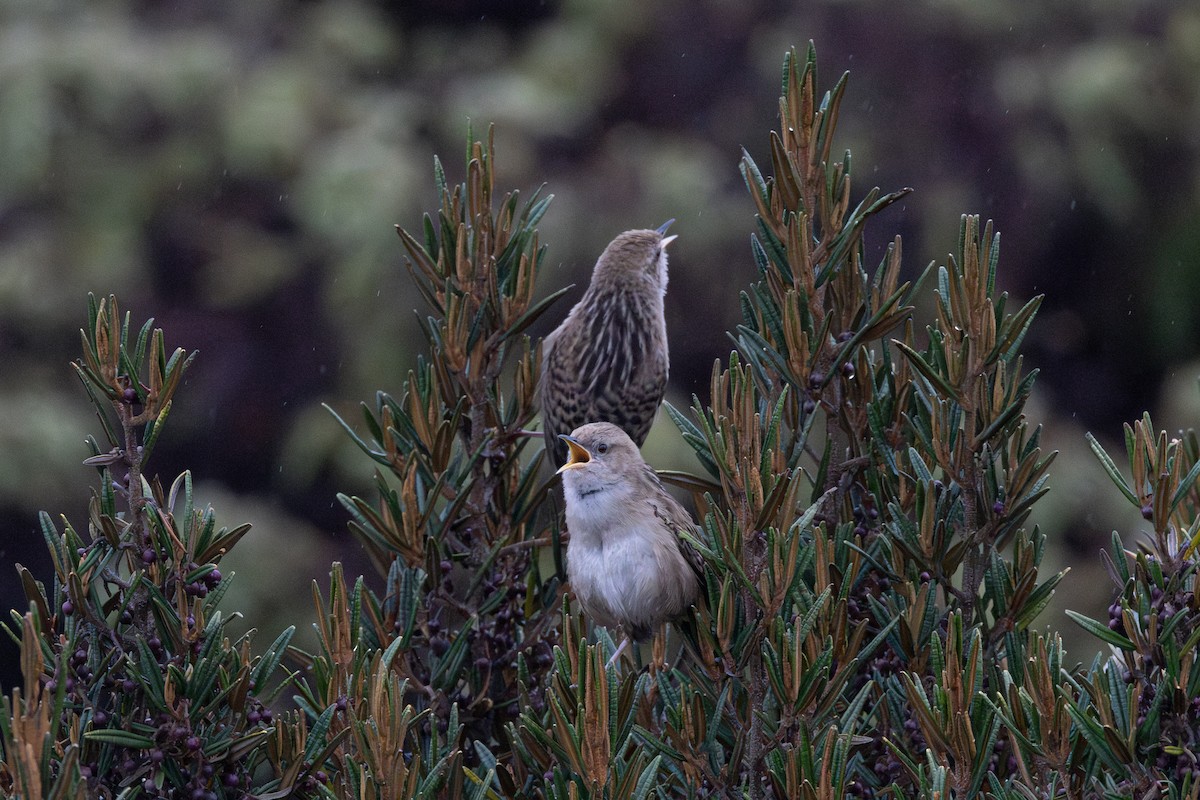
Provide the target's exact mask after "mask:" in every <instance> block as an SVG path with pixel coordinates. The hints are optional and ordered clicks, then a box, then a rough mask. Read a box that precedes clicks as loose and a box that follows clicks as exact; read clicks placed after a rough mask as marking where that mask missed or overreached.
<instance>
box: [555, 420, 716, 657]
mask: <svg viewBox="0 0 1200 800" xmlns="http://www.w3.org/2000/svg"><path fill="white" fill-rule="evenodd" d="M560 438H561V439H562V441H563V442H565V443H566V445H567V447H568V448H569V451H570V457H569V459H568V460H567V462H566V463H565V464H563V466H562V467H561V468H559V470H558V471H559V473H560V474H561V475H562V483H563V496H564V497H565V499H566V520H567V530H568V531H570V533H571V539H570V542H569V543H568V545H567V578H568V580H569V581H570V583H571V586H572V588H573V589H574V590H575V597H576V598H577V599H578V600H579V604H580V606H582V608H583V610H584V612H585V613H586V614H587V615H588V616H589V617H590V618H591V620H592V621H593V622H595V623H597V624H599V625H604V626H605V627H611V626H614V625H619V626H620V627H621V628H622V629H623V631H624V632H625V635H626V636H627V637H628V638H631V639H633V640H634V641H642V640H645V639H647V638H648V637H649V636H650V635H651V633H653V631H654V630H655V629H657V628H658V626H660V625H661V624H662V623H664V622H667V621H669V620H672V619H675V618H678V617H681V616H683V615H684V613H685V612H686V611H687V610H688V608H689V607H690V606H692V605H693V604H694V603H695V602H696V598H697V596H698V595H699V592H700V578H701V570H702V567H701V562H700V557H699V554H698V553H697V552H696V551H695V549H694V548H693V547H692V546H691V545H690V544H689V543H688V542H687V541H686V540H685V539H683V538H681V536H680V534H681V533H683V532H687V533H689V534H697V528H696V523H695V522H694V521H693V520H692V515H691V514H689V513H688V512H687V510H686V509H684V507H683V506H682V505H680V504H679V502H678V501H676V500H675V498H673V497H671V495H669V494H668V493H667V491H666V489H665V488H664V487H663V485H662V482H661V481H660V480H659V478H658V474H657V473H655V471H654V469H653V468H651V467H650V466H649V465H648V464H647V463H646V462H645V461H644V460H643V459H642V454H641V453H640V452H638V448H637V445H635V444H634V443H633V440H632V439H630V438H629V435H628V434H626V433H625V431H623V430H621V429H620V428H618V427H617V426H616V425H613V424H612V423H609V422H594V423H591V424H588V425H584V426H582V427H580V428H576V429H575V431H574V432H573V433H572V434H571V435H570V436H568V435H566V434H563V435H562V436H561V437H560ZM624 646H625V643H624V642H622V644H621V647H620V648H618V650H617V653H618V654H619V653H620V651H621V649H623V648H624ZM613 657H614V659H615V657H616V654H614V656H613Z"/></svg>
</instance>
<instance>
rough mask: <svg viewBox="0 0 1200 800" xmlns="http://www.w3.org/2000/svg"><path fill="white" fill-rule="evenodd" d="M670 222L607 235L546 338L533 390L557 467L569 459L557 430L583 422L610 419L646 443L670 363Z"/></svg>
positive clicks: (635, 439)
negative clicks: (587, 276) (576, 295)
mask: <svg viewBox="0 0 1200 800" xmlns="http://www.w3.org/2000/svg"><path fill="white" fill-rule="evenodd" d="M674 221H675V220H673V219H672V220H669V221H667V222H665V223H663V224H662V225H661V226H659V227H658V229H657V230H632V231H625V232H624V233H622V234H620V235H618V236H617V237H616V238H615V239H613V240H612V242H610V243H609V245H608V247H606V248H604V252H603V253H601V254H600V258H599V259H598V260H597V261H596V266H595V268H594V269H593V270H592V279H591V283H590V284H589V285H588V288H587V291H586V292H584V295H583V297H582V298H581V299H580V300H579V302H578V303H576V304H575V306H574V307H573V308H572V309H571V310H570V312H569V313H568V314H567V316H566V318H565V319H564V320H563V322H562V324H560V325H559V326H558V327H557V328H555V329H554V331H553V332H552V333H551V334H550V335H549V336H547V337H546V340H545V343H544V344H543V346H542V375H541V387H540V391H539V395H540V403H541V407H542V431H543V434H544V435H545V439H546V452H547V453H549V454H550V455H551V456H552V457H553V459H554V465H555V466H556V467H557V466H559V465H561V464H563V463H564V462H565V461H566V458H567V447H566V445H565V444H564V443H563V441H561V440H560V439H559V438H558V437H559V435H560V434H564V433H569V432H571V431H572V430H574V429H575V428H577V427H579V426H580V425H583V424H585V423H588V422H611V423H614V424H616V425H618V426H619V427H620V428H621V429H622V430H624V431H625V432H626V433H627V434H629V438H630V439H632V440H633V441H634V442H635V443H636V445H637V446H638V447H641V445H642V444H643V443H644V442H645V441H646V435H647V434H648V433H649V432H650V425H651V423H653V422H654V415H655V413H657V411H658V407H659V405H660V404H661V403H662V399H663V393H664V392H665V391H666V389H667V371H668V368H669V366H670V360H669V357H668V353H667V323H666V318H665V317H664V315H663V298H664V296H665V295H666V293H667V245H669V244H670V243H671V242H672V241H674V240H675V238H676V237H675V236H666V235H665V234H666V232H667V228H668V227H669V226H670V225H671V223H672V222H674Z"/></svg>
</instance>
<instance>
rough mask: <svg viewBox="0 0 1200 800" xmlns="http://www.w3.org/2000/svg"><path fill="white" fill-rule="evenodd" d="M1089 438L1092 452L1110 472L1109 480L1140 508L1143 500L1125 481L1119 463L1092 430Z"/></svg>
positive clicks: (1105, 469)
mask: <svg viewBox="0 0 1200 800" xmlns="http://www.w3.org/2000/svg"><path fill="white" fill-rule="evenodd" d="M1087 440H1088V444H1089V445H1091V448H1092V452H1093V453H1095V454H1096V458H1097V459H1099V461H1100V466H1101V467H1103V468H1104V471H1105V472H1106V473H1107V474H1108V478H1109V480H1111V481H1112V482H1113V484H1114V485H1115V486H1116V487H1117V488H1118V489H1120V490H1121V494H1123V495H1125V498H1126V499H1127V500H1128V501H1129V502H1130V503H1132V504H1133V505H1135V506H1137V507H1139V508H1140V507H1141V505H1142V503H1141V501H1140V500H1139V499H1138V496H1137V495H1136V494H1134V491H1133V489H1132V488H1130V486H1129V484H1128V483H1127V482H1126V481H1125V478H1124V477H1123V476H1122V475H1121V471H1120V470H1119V469H1117V465H1116V464H1115V463H1114V462H1113V460H1112V458H1110V457H1109V455H1108V453H1106V452H1105V451H1104V447H1103V446H1102V445H1101V444H1100V442H1098V441H1097V440H1096V437H1095V436H1093V435H1092V434H1091V433H1090V432H1089V433H1088V434H1087Z"/></svg>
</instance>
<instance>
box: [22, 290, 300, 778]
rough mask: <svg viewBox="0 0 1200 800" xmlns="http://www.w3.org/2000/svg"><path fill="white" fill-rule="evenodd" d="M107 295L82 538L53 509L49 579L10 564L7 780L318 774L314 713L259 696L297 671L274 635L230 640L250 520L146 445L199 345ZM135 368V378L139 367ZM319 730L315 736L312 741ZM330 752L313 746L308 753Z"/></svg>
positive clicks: (86, 372)
mask: <svg viewBox="0 0 1200 800" xmlns="http://www.w3.org/2000/svg"><path fill="white" fill-rule="evenodd" d="M129 322H130V320H129V316H128V314H127V315H126V316H125V317H124V319H122V318H121V316H120V314H119V312H118V309H117V301H116V298H114V297H110V298H108V299H107V300H101V301H100V302H96V301H95V299H94V298H92V299H91V302H90V304H89V316H88V327H87V328H86V329H85V330H83V331H82V332H81V333H82V334H83V357H82V359H81V360H80V361H79V362H77V363H75V364H74V367H75V370H76V372H77V373H78V375H79V377H80V379H81V380H82V382H83V386H84V388H85V389H86V391H87V393H88V396H89V397H90V398H91V400H92V403H93V405H94V406H95V409H96V413H97V415H98V417H99V421H100V427H101V429H102V430H103V435H104V439H103V440H102V441H103V444H101V442H100V441H97V440H96V439H94V438H89V440H88V445H89V446H90V448H91V450H92V453H93V455H92V456H91V457H90V458H88V459H87V460H86V461H85V462H84V463H85V464H88V465H91V466H94V467H96V469H97V471H98V472H99V476H100V484H99V487H98V488H97V489H95V490H94V491H93V494H92V499H91V503H90V506H89V515H88V527H87V533H86V536H84V535H81V534H80V533H79V532H78V531H76V529H75V528H74V527H73V526H72V525H71V524H70V523H67V522H64V528H63V530H62V531H61V532H60V531H59V530H58V529H57V528H56V527H55V525H54V522H53V521H52V520H51V519H50V517H49V515H47V514H44V513H43V514H42V518H41V528H42V534H43V536H44V538H45V541H46V546H47V547H48V548H49V550H50V555H51V558H52V559H53V563H54V575H53V582H52V583H50V585H49V588H47V586H46V585H45V584H43V583H42V582H41V581H39V580H37V579H36V578H35V577H34V576H33V575H32V574H31V573H30V572H29V571H28V570H26V569H25V568H23V567H19V568H18V571H19V573H20V577H21V582H22V585H23V586H24V589H25V594H26V596H27V598H28V601H29V610H28V611H27V612H26V613H24V614H20V613H18V612H16V611H14V612H13V621H12V623H11V624H10V625H9V626H8V627H7V628H6V630H7V632H8V633H9V635H10V636H11V637H12V638H13V639H14V640H16V641H17V642H18V643H19V645H20V648H21V660H22V671H23V673H24V686H23V687H21V688H14V689H13V691H12V696H11V699H6V700H5V702H4V708H3V711H2V712H0V741H2V742H3V747H4V761H3V763H2V764H0V788H2V789H3V790H4V791H5V793H7V794H12V795H15V796H19V797H112V796H116V795H117V794H118V793H121V792H132V793H133V794H135V795H137V796H142V797H242V796H246V795H247V794H255V795H257V796H260V797H283V796H288V795H289V794H291V793H292V792H293V790H299V789H301V788H302V787H303V786H304V785H305V783H306V782H307V783H308V784H310V786H315V784H316V779H315V777H314V775H315V774H317V773H315V772H314V761H313V759H312V758H308V760H307V761H305V758H306V757H307V756H311V755H312V754H311V753H308V752H307V751H306V749H305V748H306V735H305V730H306V724H305V721H304V719H303V718H302V717H300V716H299V715H297V714H295V713H288V714H282V715H279V716H278V717H277V716H276V715H275V712H273V711H272V709H271V708H270V707H269V704H270V703H271V702H272V701H273V700H274V699H275V697H276V696H277V695H278V693H279V691H280V690H281V689H282V688H283V687H284V686H285V685H286V683H287V682H288V681H289V680H290V676H289V675H287V673H286V671H285V670H282V669H281V667H280V660H281V658H282V657H283V655H284V651H285V649H286V648H287V645H288V641H289V640H290V639H291V635H292V631H291V629H289V630H287V631H285V632H284V633H282V634H281V635H280V636H279V637H278V638H277V639H276V640H275V641H274V642H273V643H271V645H270V646H269V647H267V648H266V649H265V650H264V651H263V652H262V653H261V654H260V655H252V653H251V650H250V645H251V640H250V637H249V636H248V635H247V636H245V637H243V638H242V639H240V640H238V641H231V640H230V639H229V638H228V637H227V635H226V634H225V627H226V625H227V624H228V623H229V621H230V620H231V619H232V618H233V615H228V614H222V612H221V610H220V609H219V608H218V606H219V604H220V601H221V597H222V596H223V595H224V593H225V590H226V588H227V587H228V585H229V578H227V577H225V576H223V575H222V574H221V571H220V569H219V567H218V565H219V563H220V561H221V558H222V557H223V556H224V555H225V553H226V552H228V550H229V549H230V548H231V547H233V545H234V544H236V543H237V541H238V540H239V539H241V538H242V537H243V536H244V535H245V534H246V533H247V532H248V531H249V530H250V526H249V525H240V526H237V527H235V528H232V529H231V528H225V527H221V528H218V527H217V523H216V517H215V515H214V513H213V511H212V510H211V509H207V508H205V509H201V508H197V507H196V506H195V504H194V500H193V497H192V482H191V476H190V475H189V474H188V473H184V474H182V475H180V476H179V477H178V478H177V479H176V480H175V481H174V482H172V484H171V485H170V486H169V487H168V488H164V487H163V485H162V484H161V483H160V481H159V479H158V478H157V477H155V478H148V477H147V476H146V473H145V465H146V460H147V459H148V458H149V456H150V454H151V452H152V450H153V448H154V444H155V442H156V441H157V439H158V436H159V434H160V432H161V430H162V427H163V425H164V423H165V422H166V420H167V417H168V414H169V412H170V409H171V404H172V401H173V397H174V394H175V392H176V390H177V389H178V388H179V387H180V385H181V380H182V377H183V375H184V372H185V371H186V369H187V367H188V365H189V364H190V363H191V361H192V359H193V357H194V356H195V354H194V353H192V354H187V353H185V352H184V351H183V350H179V349H177V350H175V351H174V352H173V353H170V354H169V355H168V351H167V349H166V347H165V345H164V344H163V333H162V331H161V330H159V329H155V328H154V327H153V323H154V321H153V320H149V321H147V322H146V324H145V325H143V326H142V328H141V330H140V331H136V332H134V333H132V334H131V330H130V327H129ZM143 381H145V382H143ZM313 741H314V742H315V743H316V745H320V743H321V739H320V738H317V739H314V740H313ZM322 760H323V759H320V758H318V759H317V760H316V762H315V763H316V764H317V765H318V768H319V764H320V763H321V761H322Z"/></svg>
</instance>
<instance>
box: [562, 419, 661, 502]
mask: <svg viewBox="0 0 1200 800" xmlns="http://www.w3.org/2000/svg"><path fill="white" fill-rule="evenodd" d="M558 438H560V439H562V440H563V441H564V442H566V443H567V448H568V450H569V452H568V455H567V463H565V464H563V465H562V466H561V467H559V468H558V472H559V474H560V475H562V476H563V486H564V487H566V490H567V492H568V502H569V498H570V495H571V493H574V494H575V495H576V496H578V497H587V496H589V495H591V494H595V493H597V492H601V491H605V490H607V489H611V488H616V487H617V486H620V485H624V484H627V483H628V482H629V481H628V476H629V474H630V471H631V470H634V469H636V468H638V467H639V466H641V465H642V464H644V463H645V462H644V461H643V460H642V454H641V453H640V452H639V451H638V448H637V445H636V444H634V443H633V440H632V439H630V438H629V434H627V433H625V431H623V430H621V429H620V428H618V427H617V426H616V425H613V424H612V423H611V422H591V423H588V424H587V425H581V426H580V427H578V428H576V429H575V430H574V431H572V432H571V434H570V435H569V436H568V435H567V434H565V433H564V434H560V435H559V437H558Z"/></svg>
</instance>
